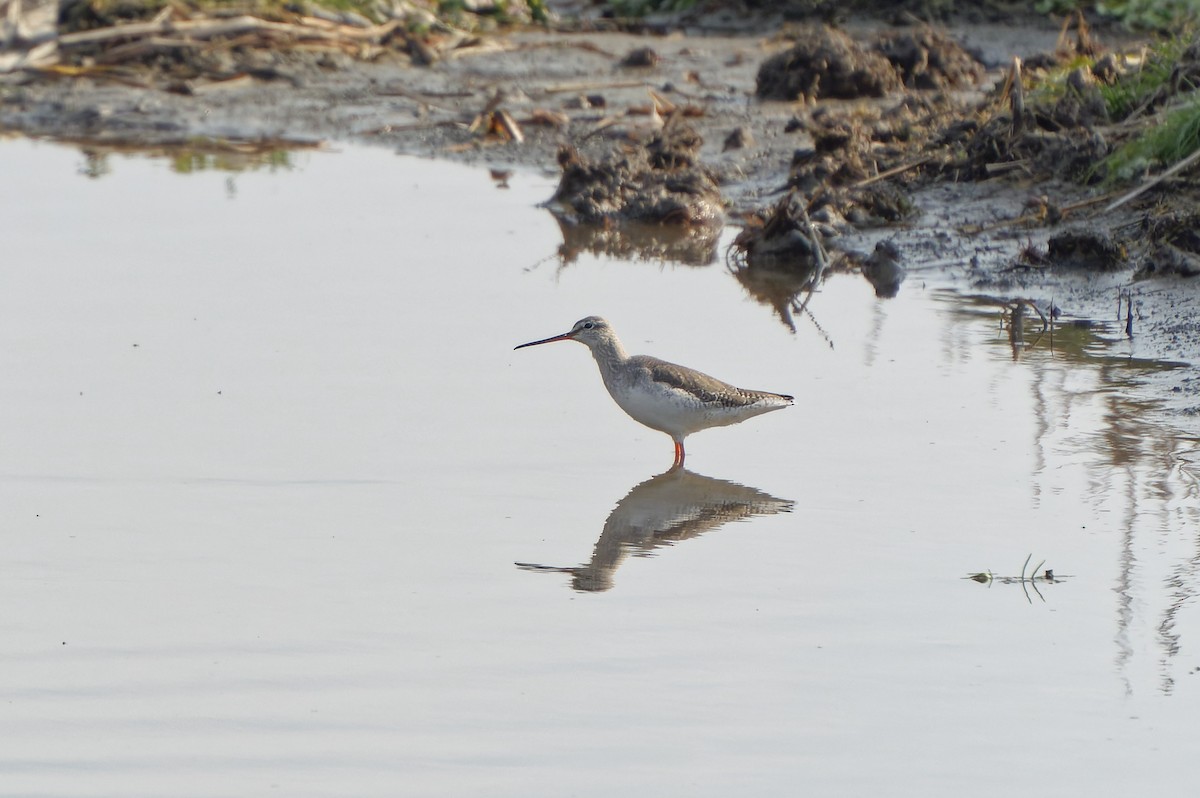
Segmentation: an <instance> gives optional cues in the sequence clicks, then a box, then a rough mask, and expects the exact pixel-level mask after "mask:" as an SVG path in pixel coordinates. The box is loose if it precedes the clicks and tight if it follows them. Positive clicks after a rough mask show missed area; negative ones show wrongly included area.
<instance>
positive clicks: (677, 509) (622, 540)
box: [516, 468, 795, 593]
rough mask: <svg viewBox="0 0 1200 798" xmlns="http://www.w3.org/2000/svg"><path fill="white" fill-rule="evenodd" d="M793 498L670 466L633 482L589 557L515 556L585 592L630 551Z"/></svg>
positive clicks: (604, 585)
mask: <svg viewBox="0 0 1200 798" xmlns="http://www.w3.org/2000/svg"><path fill="white" fill-rule="evenodd" d="M794 505H795V502H793V501H791V500H788V499H779V498H776V497H774V496H771V495H770V494H768V493H764V492H763V491H761V490H758V489H757V488H751V487H747V486H745V485H739V484H738V483H736V482H729V481H727V480H724V479H715V478H713V477H706V476H702V475H701V474H697V473H695V472H692V471H688V470H687V469H686V468H675V469H671V470H670V471H666V472H665V473H662V474H659V475H658V476H655V477H651V478H650V479H648V480H646V481H645V482H642V483H641V484H639V485H636V486H634V488H633V489H632V490H630V491H629V493H628V494H627V495H626V496H625V498H623V499H621V500H620V501H619V502H617V505H616V507H614V508H613V511H612V512H611V513H609V516H608V519H607V520H605V522H604V529H603V530H602V531H601V532H600V538H599V539H598V540H597V541H596V546H595V548H594V549H593V550H592V559H591V560H590V561H589V562H587V563H585V564H583V565H578V566H573V567H570V566H566V567H563V566H552V565H539V564H536V563H526V562H518V563H516V565H517V567H518V568H522V569H524V570H527V571H543V572H547V573H563V574H570V575H571V587H572V588H573V589H574V590H578V591H580V592H585V593H596V592H601V591H605V590H609V589H611V588H612V587H613V585H614V583H615V576H616V572H617V569H618V568H620V567H621V563H623V562H624V561H625V558H626V557H628V556H629V555H630V554H633V555H634V556H639V557H650V556H653V554H654V549H656V548H658V547H659V546H669V545H672V544H674V543H678V542H679V541H682V540H688V539H690V538H694V537H697V536H699V535H702V534H704V533H705V532H709V531H711V530H714V529H719V528H720V527H722V526H724V525H725V524H728V523H730V522H733V521H745V520H747V519H750V518H754V517H755V516H763V515H774V514H776V513H787V512H791V510H792V507H793V506H794Z"/></svg>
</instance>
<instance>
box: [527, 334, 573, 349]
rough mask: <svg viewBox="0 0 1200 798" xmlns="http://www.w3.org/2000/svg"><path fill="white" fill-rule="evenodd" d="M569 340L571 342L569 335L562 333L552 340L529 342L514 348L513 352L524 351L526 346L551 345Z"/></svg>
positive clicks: (544, 339)
mask: <svg viewBox="0 0 1200 798" xmlns="http://www.w3.org/2000/svg"><path fill="white" fill-rule="evenodd" d="M570 340H571V333H563V334H562V335H555V336H554V337H552V338H543V339H542V340H540V341H530V342H529V343H527V344H521V345H520V346H514V347H513V351H516V350H517V349H524V348H525V347H527V346H537V345H538V344H552V343H554V342H555V341H570Z"/></svg>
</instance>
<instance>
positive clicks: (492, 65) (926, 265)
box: [0, 15, 1200, 410]
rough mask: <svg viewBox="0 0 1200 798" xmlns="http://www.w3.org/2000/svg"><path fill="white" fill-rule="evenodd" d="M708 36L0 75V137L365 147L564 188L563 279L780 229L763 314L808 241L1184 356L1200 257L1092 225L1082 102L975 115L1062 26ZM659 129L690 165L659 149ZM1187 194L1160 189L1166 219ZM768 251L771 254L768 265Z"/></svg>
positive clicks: (263, 54)
mask: <svg viewBox="0 0 1200 798" xmlns="http://www.w3.org/2000/svg"><path fill="white" fill-rule="evenodd" d="M706 22H707V23H708V24H699V23H696V22H695V21H694V20H693V22H692V24H691V26H690V27H687V26H685V27H684V28H683V29H678V30H668V29H666V28H662V29H661V32H660V29H658V28H654V27H652V26H648V27H647V28H645V29H643V30H641V31H639V32H635V33H630V32H617V31H611V30H606V31H592V32H569V31H563V30H559V31H556V32H546V31H543V30H537V29H529V28H526V29H516V30H509V31H504V32H494V33H488V34H486V35H470V36H450V35H440V36H435V37H433V38H430V39H428V40H426V39H422V38H417V39H414V38H413V37H411V36H400V35H399V33H398V32H397V31H392V32H391V33H389V34H388V37H377V39H378V40H375V39H372V40H371V41H370V42H368V44H369V46H370V47H371V48H374V49H372V50H370V52H369V53H367V55H368V56H369V57H366V58H363V57H359V55H361V53H357V52H347V50H346V48H344V47H342V46H340V45H339V46H332V45H329V44H328V43H325V44H322V43H320V42H317V43H313V42H307V43H304V44H303V46H288V47H260V46H248V45H238V44H237V43H236V41H235V42H234V43H233V44H230V43H228V42H224V43H218V45H217V46H213V47H206V48H176V49H174V50H172V49H171V48H169V47H167V48H165V49H164V48H157V49H155V48H151V50H150V51H147V52H146V53H144V54H140V55H138V57H137V58H132V59H123V60H121V61H120V62H119V63H112V64H97V63H96V62H95V61H94V60H93V61H84V62H80V64H79V65H70V66H71V68H66V67H65V66H60V67H56V68H53V69H30V70H22V71H16V72H10V73H8V74H6V75H4V76H2V77H3V80H2V81H0V129H3V130H9V131H16V132H21V133H24V134H27V135H36V136H52V137H57V138H66V139H72V140H78V141H82V142H87V143H88V144H89V146H93V147H95V146H104V145H106V144H107V145H112V146H119V145H128V144H130V143H134V144H137V145H138V146H168V147H170V146H179V147H185V146H189V145H191V144H193V143H195V142H196V140H197V139H203V140H205V141H206V142H208V145H209V146H219V144H220V142H222V141H232V142H246V141H256V140H269V141H272V142H287V141H292V142H303V143H310V144H311V143H314V142H320V141H354V142H362V143H368V144H371V145H375V146H386V147H390V148H392V149H395V150H397V151H399V152H406V153H415V154H420V155H426V156H433V157H442V158H453V159H457V160H464V161H469V162H476V163H480V164H487V165H490V166H494V167H497V168H507V167H512V166H518V167H523V168H527V167H533V168H540V169H545V170H553V171H555V172H556V173H561V174H563V175H564V184H563V186H562V187H561V188H560V191H559V194H558V196H556V197H555V200H556V202H555V208H556V210H557V213H558V214H559V216H560V223H561V224H562V225H563V229H564V248H563V257H564V260H570V259H571V257H573V255H574V254H575V253H578V252H580V251H596V252H604V253H610V254H622V253H630V254H641V255H644V256H645V255H649V256H654V257H666V258H673V257H674V258H676V259H678V260H680V261H681V262H686V263H696V264H699V263H705V262H712V261H714V260H717V259H719V258H721V257H722V253H719V252H717V249H716V245H715V241H716V238H715V233H714V229H715V227H714V224H713V223H714V222H719V221H720V220H721V218H722V215H723V217H724V219H726V220H729V221H732V222H734V223H737V224H742V225H745V227H746V229H747V230H748V231H750V232H751V235H753V232H754V231H755V230H757V229H763V230H768V229H769V230H773V231H783V232H782V233H780V235H784V236H785V237H786V242H785V243H786V244H787V245H789V246H795V247H797V248H798V249H797V250H796V252H800V253H801V254H800V255H798V256H796V257H793V258H791V260H790V261H788V262H787V263H786V264H785V265H784V267H783V271H784V272H785V274H784V277H785V278H786V279H782V280H777V279H775V277H773V276H772V275H771V274H770V273H757V274H756V273H753V272H751V271H747V269H748V268H749V267H750V266H753V265H754V264H753V262H752V261H753V258H750V259H747V260H745V261H743V262H739V263H736V264H733V265H732V267H733V268H735V269H737V270H739V279H743V282H744V283H746V284H754V285H759V286H765V285H770V286H772V290H778V286H779V285H792V286H793V287H794V288H795V289H796V293H794V294H792V295H791V296H790V297H786V298H785V297H782V296H775V297H773V298H772V299H770V300H766V301H768V304H772V306H773V307H775V309H776V312H777V313H779V314H780V316H781V318H783V319H784V320H785V323H788V322H787V319H788V313H790V312H794V310H795V309H796V307H798V304H797V303H801V302H803V301H804V298H803V296H804V295H803V292H804V291H811V289H812V288H813V283H812V276H813V275H812V269H813V263H812V262H811V257H812V254H813V252H814V246H813V244H814V242H817V243H818V244H819V249H820V250H822V257H825V258H827V260H828V263H827V264H826V265H825V266H820V267H819V269H818V274H817V279H818V280H819V278H820V273H819V270H820V269H824V268H829V269H837V268H844V269H852V270H856V271H860V272H861V273H862V274H863V275H864V276H866V277H870V276H871V275H872V274H876V275H879V274H882V275H883V276H882V277H881V278H880V279H881V284H882V285H883V287H882V288H881V289H880V290H881V293H880V295H881V296H886V295H887V294H888V293H889V292H890V293H894V292H895V291H897V290H903V283H902V281H903V279H905V278H904V276H901V277H900V278H899V279H896V275H906V276H907V279H909V280H914V279H920V280H922V281H930V280H934V281H939V282H945V283H947V284H952V285H956V286H958V287H960V288H962V289H964V290H969V291H976V292H980V293H986V294H988V295H993V296H995V297H997V299H998V300H1002V301H1008V300H1013V299H1020V300H1027V301H1029V302H1031V303H1034V304H1035V305H1036V306H1037V307H1039V308H1041V309H1042V310H1044V311H1045V312H1047V313H1049V312H1051V311H1052V310H1053V311H1056V312H1057V313H1058V314H1059V315H1060V316H1061V317H1078V318H1100V319H1112V318H1114V317H1115V315H1116V311H1115V310H1114V309H1115V308H1116V307H1117V306H1118V301H1117V300H1118V297H1123V299H1122V300H1121V303H1120V306H1121V307H1123V308H1124V310H1123V311H1121V312H1122V314H1123V316H1122V324H1124V323H1125V321H1124V320H1125V319H1126V318H1127V317H1129V316H1130V314H1132V321H1131V322H1130V326H1129V330H1130V332H1131V333H1132V335H1133V338H1134V347H1133V349H1134V351H1135V353H1136V354H1137V356H1139V357H1154V358H1166V359H1172V360H1180V361H1188V362H1191V361H1193V360H1194V359H1195V358H1196V353H1197V352H1200V324H1198V323H1197V322H1195V321H1193V320H1194V319H1195V318H1197V314H1196V312H1195V311H1196V309H1197V303H1196V300H1195V298H1194V295H1195V290H1196V289H1195V287H1194V286H1193V284H1192V282H1191V281H1190V279H1189V275H1191V274H1194V273H1195V271H1197V270H1198V269H1200V260H1198V258H1200V248H1198V247H1197V246H1194V244H1195V242H1194V240H1193V239H1194V237H1193V236H1191V234H1190V229H1191V226H1190V222H1189V221H1188V217H1187V216H1186V213H1185V211H1184V210H1183V209H1182V208H1181V209H1179V210H1172V211H1170V212H1169V213H1156V214H1155V215H1154V218H1151V217H1150V216H1148V214H1147V212H1146V209H1147V207H1148V206H1149V205H1150V204H1152V203H1153V202H1155V201H1158V200H1159V199H1161V195H1160V194H1157V193H1154V192H1151V193H1149V194H1148V195H1147V196H1146V197H1145V198H1143V199H1142V200H1140V201H1134V202H1130V203H1128V204H1126V205H1123V206H1122V207H1120V208H1118V209H1115V210H1112V211H1106V210H1105V203H1103V202H1100V203H1093V202H1092V201H1091V200H1092V198H1094V197H1096V196H1099V195H1101V194H1103V193H1105V191H1106V190H1107V189H1105V190H1102V189H1100V188H1098V187H1096V186H1089V185H1088V184H1087V183H1086V181H1079V180H1073V179H1072V178H1077V177H1078V175H1077V174H1073V173H1072V169H1071V168H1060V167H1062V165H1063V164H1064V163H1068V162H1069V161H1071V159H1072V158H1078V159H1079V161H1080V163H1081V164H1087V163H1092V162H1094V160H1095V155H1096V154H1097V153H1098V152H1099V151H1100V150H1101V149H1107V148H1109V145H1108V143H1107V142H1106V141H1105V136H1104V134H1103V133H1100V132H1099V131H1101V130H1103V129H1104V128H1103V125H1102V123H1101V122H1100V121H1099V120H1097V119H1094V118H1091V117H1089V116H1088V114H1089V113H1090V111H1089V109H1088V106H1087V102H1086V100H1087V97H1088V94H1087V92H1086V91H1081V92H1079V93H1078V96H1075V95H1068V96H1066V97H1065V98H1064V99H1063V100H1062V101H1060V102H1056V103H1055V104H1054V105H1053V107H1052V110H1051V111H1048V112H1043V111H1040V110H1039V111H1036V112H1035V111H1033V110H1031V111H1030V116H1029V118H1028V119H1024V118H1023V117H1022V119H1021V120H1020V121H1022V122H1025V124H1024V125H1023V126H1021V125H1019V124H1018V125H1016V126H1014V119H1013V116H1012V114H1011V113H1010V114H1009V115H1008V116H1007V117H1006V116H1005V114H1004V108H1005V106H1004V104H1003V103H999V104H997V105H996V106H995V107H994V109H993V110H992V111H991V112H990V114H985V113H981V111H980V109H981V108H982V107H984V106H983V105H982V103H984V101H985V98H986V95H987V94H988V93H989V92H995V89H996V87H997V86H999V85H1001V84H1003V83H1004V80H1005V76H1006V70H1008V69H1009V68H1010V65H1011V63H1012V58H1013V56H1018V57H1020V58H1021V59H1023V60H1024V61H1026V62H1027V63H1032V64H1034V65H1036V64H1037V63H1038V59H1052V55H1049V54H1052V53H1054V51H1055V48H1056V44H1057V39H1058V37H1059V33H1060V27H1059V25H1058V23H1057V22H1052V21H1049V20H1045V21H1043V22H1042V23H1041V24H1039V25H1036V26H1035V25H1034V23H1033V22H1032V21H1030V20H1023V21H1022V23H1021V25H1020V26H1004V25H996V24H970V25H968V24H960V25H954V26H951V27H949V28H947V29H942V28H928V27H925V26H920V25H906V26H899V27H895V26H892V25H891V24H889V23H887V22H885V21H876V22H872V23H863V24H857V25H848V26H845V27H843V28H840V29H838V30H833V29H830V28H825V27H823V26H820V25H809V24H803V25H801V24H793V23H788V24H786V25H784V24H782V23H781V21H780V20H778V19H773V18H770V17H769V16H766V15H760V16H759V17H758V18H756V19H754V20H750V21H748V20H746V19H739V20H737V21H736V22H737V25H736V26H735V25H734V24H733V21H731V20H728V21H726V22H727V23H728V24H725V23H722V20H721V19H719V18H709V19H707V20H706ZM734 27H736V28H737V30H736V32H731V30H730V29H731V28H734ZM372 30H374V29H372ZM389 37H392V38H389ZM1115 43H1116V42H1114V44H1115ZM364 46H366V45H364ZM100 66H103V67H104V68H103V69H101V68H99V67H100ZM1081 80H1082V78H1081ZM1085 88H1086V87H1085ZM1030 105H1031V108H1032V107H1033V103H1032V102H1031V104H1030ZM1037 114H1041V116H1038V115H1037ZM668 122H670V124H671V125H672V126H677V127H675V128H673V129H674V130H675V132H674V133H673V134H672V135H674V137H675V140H676V144H678V142H679V140H680V137H683V138H684V139H686V146H682V147H681V146H675V145H671V146H667V147H663V146H658V149H657V150H655V146H656V145H654V144H653V142H654V141H655V138H656V137H658V139H659V141H660V144H661V141H662V139H663V135H664V134H663V131H664V127H665V126H666V125H667V124H668ZM1018 128H1019V129H1018ZM667 129H668V130H671V129H672V128H667ZM1056 129H1057V130H1056ZM685 130H686V131H687V132H686V133H685V132H683V131H685ZM1063 130H1067V131H1072V130H1077V131H1084V133H1083V134H1080V135H1074V136H1065V137H1064V136H1063V135H1060V134H1061V131H1063ZM648 142H649V143H650V144H649V145H648ZM935 145H936V147H937V148H940V149H938V150H937V152H938V153H939V154H938V155H937V156H936V157H935V156H933V155H931V154H930V153H931V152H932V149H931V148H932V147H934V146H935ZM1093 145H1094V147H1095V148H1096V150H1097V152H1090V151H1089V150H1088V148H1089V147H1090V146H1093ZM656 152H657V153H658V155H659V156H661V155H662V154H663V153H664V152H665V153H668V154H669V155H670V158H671V159H673V160H671V162H669V163H664V162H662V161H661V159H660V160H659V161H657V162H656V161H655V158H656V154H655V153H656ZM681 153H682V155H681ZM947 153H948V154H947ZM680 157H683V158H684V159H685V160H686V163H684V162H679V161H678V160H677V159H678V158H680ZM1083 168H1084V167H1083V166H1080V167H1078V168H1075V169H1074V172H1076V173H1077V172H1079V171H1080V170H1081V169H1083ZM1190 192H1191V188H1190V187H1189V186H1188V185H1187V184H1186V183H1179V182H1176V183H1174V184H1172V197H1173V199H1174V200H1175V201H1176V202H1178V204H1180V205H1181V206H1186V205H1187V203H1188V202H1189V201H1190V199H1191V198H1194V193H1190ZM785 198H790V199H789V201H788V202H786V203H784V202H783V200H784V199H785ZM781 207H785V208H787V209H790V210H789V211H788V213H793V212H795V210H796V209H798V208H802V209H803V210H804V212H805V213H806V214H808V216H809V221H808V224H811V225H813V226H814V227H813V228H812V229H811V230H810V229H809V228H807V227H804V226H803V225H802V224H801V222H798V221H797V220H796V219H791V220H776V221H774V222H772V221H771V215H772V214H773V213H777V212H778V210H779V208H781ZM1156 219H1159V221H1156ZM627 222H628V223H630V224H629V225H628V226H627V225H626V223H627ZM681 223H683V224H682V225H681ZM681 226H682V227H686V228H688V229H686V230H681V229H680V227H681ZM626 227H628V230H626ZM659 230H660V231H663V232H665V235H662V236H658V235H656V234H655V232H656V231H659ZM813 230H815V231H816V233H817V234H818V235H817V237H816V238H814V235H813V232H812V231H813ZM626 232H628V235H627V234H626ZM1148 240H1150V241H1152V242H1153V243H1152V244H1151V245H1148V246H1141V244H1142V243H1143V242H1146V241H1148ZM781 241H784V239H780V240H778V241H771V242H767V243H768V245H769V247H775V248H776V250H775V252H776V255H777V256H778V254H779V252H785V253H786V252H787V250H786V247H785V248H783V249H778V248H779V247H781V246H782V244H781V243H780V242H781ZM881 242H886V246H885V247H884V249H882V250H881V249H880V248H879V244H880V243H881ZM759 251H762V250H761V248H760V250H759ZM803 253H808V255H804V254H803ZM793 254H795V253H793ZM775 260H776V261H779V260H780V258H778V257H776V258H775ZM776 266H778V263H776ZM777 271H778V269H777ZM788 272H790V274H789V273H788ZM1174 374H1176V375H1177V376H1176V377H1175V378H1171V380H1173V381H1171V380H1168V382H1167V384H1165V385H1164V386H1163V391H1164V394H1165V395H1167V396H1168V397H1170V398H1175V399H1177V400H1178V404H1179V406H1180V407H1181V408H1182V409H1184V410H1193V409H1194V408H1195V407H1196V406H1197V405H1198V404H1200V390H1198V388H1200V381H1197V380H1196V379H1195V378H1194V375H1193V374H1192V372H1191V371H1190V370H1184V371H1180V372H1174Z"/></svg>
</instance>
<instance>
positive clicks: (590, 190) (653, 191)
mask: <svg viewBox="0 0 1200 798" xmlns="http://www.w3.org/2000/svg"><path fill="white" fill-rule="evenodd" d="M703 143H704V140H703V139H702V138H701V137H700V134H698V133H697V132H696V130H695V129H694V128H692V127H691V126H690V125H688V124H687V123H685V122H683V121H682V120H681V119H680V117H679V116H677V115H675V116H672V117H670V118H668V120H667V121H666V123H665V124H664V125H663V127H662V129H661V130H660V131H659V132H657V133H656V134H654V136H653V137H652V138H651V139H650V140H649V141H647V142H646V144H645V145H644V146H633V147H630V148H618V149H616V150H613V151H611V152H609V153H608V154H606V155H604V156H602V157H600V158H599V159H590V158H587V157H585V156H583V155H581V154H580V153H579V152H578V151H577V150H576V149H574V148H573V147H563V148H562V149H561V150H560V151H559V155H558V163H559V166H560V167H561V169H562V177H561V179H560V180H559V184H558V188H557V189H556V190H555V192H554V196H553V197H551V198H550V200H549V201H548V202H547V207H548V208H550V210H551V211H552V212H553V213H554V214H555V215H556V216H558V217H560V218H561V219H563V220H564V221H566V222H567V223H570V224H599V225H620V224H624V223H630V222H635V223H640V224H657V225H674V226H682V227H691V228H710V227H715V226H719V225H720V224H721V223H722V220H723V218H724V210H723V205H722V200H721V192H720V189H719V188H718V187H717V183H716V180H715V179H714V178H713V177H712V175H711V174H710V173H709V172H708V171H707V170H706V169H704V168H702V167H701V166H700V165H699V151H700V147H701V145H702V144H703Z"/></svg>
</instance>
